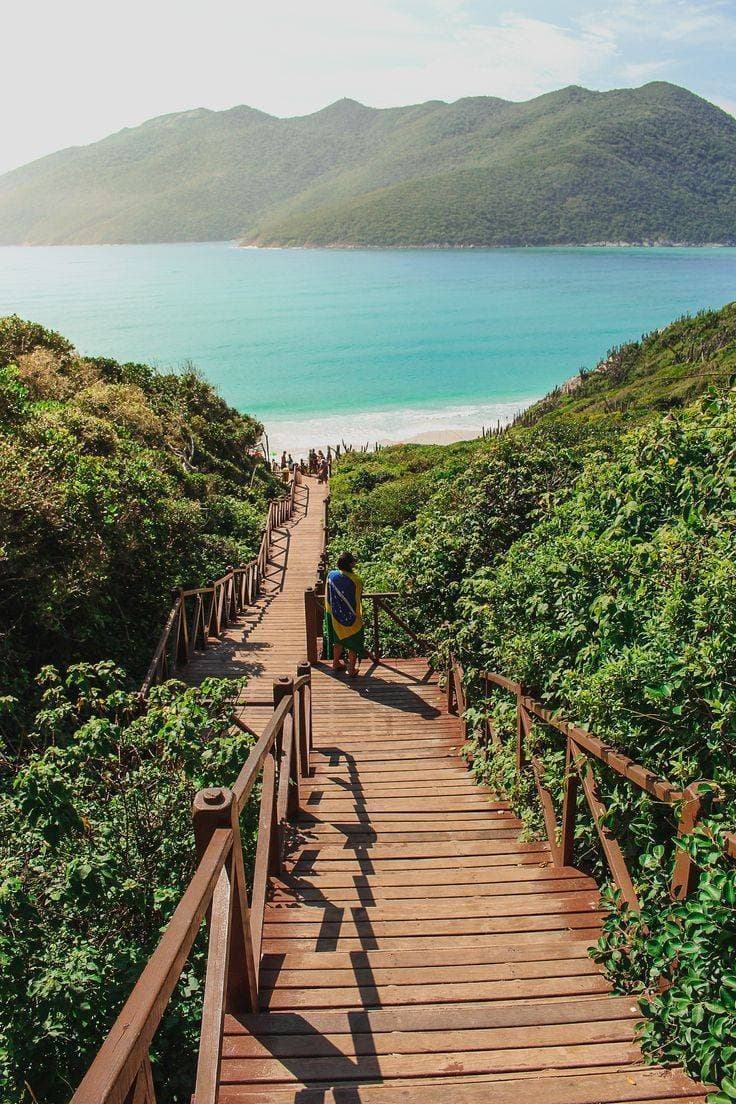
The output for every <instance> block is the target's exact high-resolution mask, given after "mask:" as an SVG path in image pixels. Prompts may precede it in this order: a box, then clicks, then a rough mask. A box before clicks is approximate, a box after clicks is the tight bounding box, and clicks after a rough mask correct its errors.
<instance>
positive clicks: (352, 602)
mask: <svg viewBox="0 0 736 1104" xmlns="http://www.w3.org/2000/svg"><path fill="white" fill-rule="evenodd" d="M354 569H355V557H354V556H353V555H351V553H350V552H343V553H342V555H341V556H340V558H339V559H338V561H337V571H331V572H330V573H329V575H328V576H327V585H326V587H325V622H324V634H323V635H324V654H325V659H331V660H332V669H333V671H344V670H346V669H347V672H348V674H349V675H357V674H358V665H359V663H360V661H361V659H362V658H363V656H364V655H365V640H364V629H363V605H362V602H361V598H362V594H363V581H362V579H361V578H360V576H359V575H356V574H355V570H354ZM345 653H347V663H346V662H345V659H344V658H343V657H344V655H345Z"/></svg>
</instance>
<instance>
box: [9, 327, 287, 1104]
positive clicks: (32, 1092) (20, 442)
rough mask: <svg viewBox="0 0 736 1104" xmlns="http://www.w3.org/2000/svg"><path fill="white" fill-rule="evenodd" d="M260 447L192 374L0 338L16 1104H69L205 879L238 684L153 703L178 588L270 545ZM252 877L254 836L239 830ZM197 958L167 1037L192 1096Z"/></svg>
mask: <svg viewBox="0 0 736 1104" xmlns="http://www.w3.org/2000/svg"><path fill="white" fill-rule="evenodd" d="M260 434H261V426H260V425H259V424H258V422H256V421H255V420H254V419H252V418H249V417H247V416H245V415H241V414H239V413H238V412H237V411H235V410H233V409H232V408H230V407H229V406H227V405H226V404H225V403H224V402H223V400H222V399H221V398H220V397H219V396H218V395H217V394H216V392H215V391H214V390H213V389H212V388H211V387H210V386H209V384H207V383H206V382H205V381H204V380H203V379H202V378H201V377H200V376H198V375H197V374H196V372H194V371H192V370H187V371H184V372H182V373H180V374H174V373H159V372H157V371H155V370H154V369H153V368H150V367H148V366H147V365H145V364H119V363H117V362H116V361H113V360H108V359H105V358H101V357H92V358H90V357H83V356H80V355H79V354H78V353H77V352H76V351H75V349H74V348H73V346H72V345H71V343H70V342H69V341H67V340H66V339H65V338H64V337H62V336H61V335H60V334H58V333H53V332H51V331H48V330H45V329H43V328H42V327H41V326H39V325H36V324H34V323H32V322H25V321H22V320H21V319H19V318H17V317H9V318H3V319H0V841H1V842H0V967H1V968H0V1100H2V1101H21V1100H22V1101H25V1102H27V1104H39V1102H44V1104H63V1102H64V1101H65V1100H68V1099H69V1097H70V1096H71V1093H72V1091H73V1090H74V1088H75V1087H76V1085H77V1084H78V1082H79V1081H80V1079H81V1077H82V1075H83V1073H84V1071H85V1069H86V1067H87V1065H88V1064H89V1061H90V1059H91V1057H92V1055H93V1054H94V1053H95V1051H96V1050H97V1048H98V1047H99V1045H100V1043H101V1041H102V1039H103V1038H104V1036H105V1034H106V1032H107V1031H108V1029H109V1027H110V1024H111V1023H112V1021H113V1020H114V1017H115V1015H116V1014H117V1012H118V1011H119V1009H120V1008H121V1006H122V1003H123V1001H124V1000H125V998H126V997H127V995H128V993H129V992H130V990H131V988H132V986H133V984H134V982H135V980H136V978H137V976H138V974H139V973H140V971H141V969H142V967H143V965H144V964H145V962H146V961H147V959H148V958H149V956H150V954H151V953H152V951H153V949H154V947H155V945H156V943H157V941H158V939H159V936H160V932H161V929H162V927H163V925H164V924H165V923H166V922H167V921H168V919H169V918H170V915H171V912H172V910H173V908H174V906H175V905H176V903H177V901H178V900H179V897H180V896H181V893H182V891H183V889H184V887H185V885H186V883H187V881H188V878H189V876H190V875H191V871H192V863H193V856H194V847H193V839H192V829H191V815H190V807H191V801H192V797H193V795H194V793H195V792H196V791H197V790H198V789H200V788H201V787H203V786H207V785H221V784H223V783H225V782H229V781H230V780H232V779H233V778H234V777H235V776H236V775H237V773H238V771H239V769H240V767H241V766H242V763H243V761H244V759H245V758H246V757H247V751H248V748H249V746H250V744H251V742H252V741H251V738H250V736H248V735H245V734H243V733H242V732H239V731H238V730H236V729H234V728H233V724H232V722H233V716H234V712H235V704H236V701H237V695H238V692H239V690H240V684H239V683H236V682H230V681H226V680H214V679H209V680H206V681H205V682H204V683H203V684H202V685H201V686H200V687H197V688H192V687H186V686H184V685H182V684H181V683H178V682H169V683H167V684H166V685H165V686H163V687H154V688H153V690H152V691H151V694H150V697H149V699H148V701H147V703H146V708H145V709H143V708H142V703H141V700H140V698H139V696H138V693H137V686H138V685H139V684H140V676H141V674H142V672H143V671H144V670H145V667H146V666H147V664H148V661H149V659H150V656H151V652H152V651H153V648H154V646H155V643H156V640H157V638H158V635H159V633H160V631H161V627H162V624H163V620H164V618H165V615H166V612H167V610H168V609H169V606H170V601H171V590H172V588H173V587H175V586H176V585H180V584H185V585H194V586H196V585H199V584H206V583H208V582H209V581H211V580H212V578H213V577H217V576H219V575H221V574H222V572H223V570H224V568H225V567H226V566H227V565H228V564H230V563H233V564H234V563H241V562H243V561H245V560H247V559H249V558H250V557H251V556H252V554H253V552H254V551H255V550H256V548H257V546H258V544H259V542H260V529H261V526H262V524H263V521H264V518H265V513H266V500H267V499H268V498H270V497H272V496H273V494H274V491H275V489H276V487H275V485H274V483H273V480H272V477H271V476H270V474H269V472H268V469H267V468H266V466H265V465H263V464H260V463H257V462H256V457H255V455H254V452H255V446H256V444H257V442H258V440H259V437H260ZM242 827H243V832H244V846H245V853H246V857H248V856H249V855H250V854H251V853H252V837H253V834H254V831H255V825H254V824H253V823H251V811H250V808H248V809H246V812H245V816H244V819H243V825H242ZM203 976H204V955H203V952H202V949H201V947H200V946H199V945H197V947H196V948H195V952H194V954H193V956H192V958H191V960H190V962H189V964H188V966H187V971H186V976H185V979H184V982H183V984H182V985H181V986H180V987H179V988H178V990H177V994H176V997H175V999H174V1002H173V1005H172V1008H171V1009H170V1011H169V1013H168V1014H167V1018H166V1020H165V1022H164V1024H163V1026H162V1030H161V1032H160V1033H159V1035H158V1036H157V1040H156V1044H155V1048H154V1053H153V1059H154V1069H155V1076H156V1079H157V1081H160V1082H161V1084H162V1087H163V1085H165V1086H166V1088H165V1092H164V1094H163V1095H161V1096H160V1097H159V1099H162V1100H163V1099H184V1097H185V1096H187V1094H188V1093H190V1092H191V1073H192V1071H191V1068H190V1065H191V1060H193V1056H194V1055H195V1054H196V1038H197V1031H198V1025H199V1018H200V1015H201V989H202V979H203Z"/></svg>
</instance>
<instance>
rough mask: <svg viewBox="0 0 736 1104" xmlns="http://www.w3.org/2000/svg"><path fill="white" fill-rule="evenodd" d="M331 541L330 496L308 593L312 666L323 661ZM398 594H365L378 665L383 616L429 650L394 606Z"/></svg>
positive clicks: (307, 624) (306, 606)
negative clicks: (315, 566) (318, 553)
mask: <svg viewBox="0 0 736 1104" xmlns="http://www.w3.org/2000/svg"><path fill="white" fill-rule="evenodd" d="M329 542H330V496H329V495H327V496H326V497H325V500H324V513H323V516H322V548H321V551H320V555H319V561H318V565H317V575H316V578H315V582H314V586H311V587H307V589H306V590H305V591H304V624H305V628H306V645H307V659H308V660H309V662H310V663H317V661H318V659H319V658H320V650H321V649H320V638H321V637H322V623H323V619H324V614H325V587H326V585H327V574H328V546H329ZM400 598H401V595H400V594H399V593H398V591H367V592H365V593H364V594H363V605H364V607H365V606H366V605H369V604H370V613H369V615H368V616H367V617H366V615H365V609H364V610H363V621H364V623H365V624H366V625H367V626H369V627H370V630H371V635H372V639H373V650H372V652H370V653H369V654H370V656H371V659H372V660H373V661H374V663H380V661H381V658H382V656H383V647H382V642H381V617H380V615H381V613H384V614H385V615H386V616H387V617H389V618H390V619H391V620H392V621H393V622H394V623H395V624H396V625H398V626H399V628H400V629H402V630H403V631H404V632H405V633H406V635H407V636H408V637H409V639H410V640H411V641H412V642H413V643H414V644H416V646H417V647H418V648H420V649H424V650H425V651H427V650H428V647H429V646H428V645H427V643H426V641H424V640H422V639H421V638H420V637H419V635H418V634H417V633H415V632H414V630H413V629H412V628H411V627H410V626H409V625H408V624H407V623H406V621H405V620H404V618H403V617H401V615H400V614H398V613H397V612H396V610H395V608H394V605H393V603H394V602H395V601H396V600H397V599H400Z"/></svg>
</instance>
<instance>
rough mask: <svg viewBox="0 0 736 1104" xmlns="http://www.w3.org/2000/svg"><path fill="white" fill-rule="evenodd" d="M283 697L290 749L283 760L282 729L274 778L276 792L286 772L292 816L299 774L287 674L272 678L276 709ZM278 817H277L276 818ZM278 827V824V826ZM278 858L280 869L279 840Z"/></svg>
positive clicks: (291, 689) (291, 687) (296, 807)
mask: <svg viewBox="0 0 736 1104" xmlns="http://www.w3.org/2000/svg"><path fill="white" fill-rule="evenodd" d="M284 698H291V719H292V739H291V749H290V753H289V759H288V762H287V761H285V752H286V750H287V749H286V748H285V746H284V733H283V729H282V730H281V732H280V733H279V734H278V735H277V737H276V764H277V767H278V777H277V780H276V792H277V793H278V791H279V788H280V786H281V777H282V774H283V772H284V771H286V772H287V773H288V776H289V781H288V786H289V790H288V800H287V805H286V811H287V815H288V816H294V815H295V814H296V813H297V812H298V811H299V774H298V772H297V767H296V760H297V753H296V747H295V742H294V730H293V722H294V680H293V678H290V677H289V675H281V676H280V677H279V678H277V679H274V680H273V707H274V709H277V708H278V706H279V705H280V704H281V702H282V701H283V700H284ZM277 819H278V818H277ZM279 827H280V826H279ZM277 849H278V860H277V868H278V869H279V870H280V869H281V865H282V860H281V856H282V854H283V847H282V846H281V843H280V842H277Z"/></svg>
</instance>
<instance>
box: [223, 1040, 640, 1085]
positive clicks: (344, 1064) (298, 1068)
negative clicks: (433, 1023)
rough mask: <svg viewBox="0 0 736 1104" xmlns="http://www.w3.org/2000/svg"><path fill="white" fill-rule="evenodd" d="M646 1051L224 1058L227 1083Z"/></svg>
mask: <svg viewBox="0 0 736 1104" xmlns="http://www.w3.org/2000/svg"><path fill="white" fill-rule="evenodd" d="M639 1056H640V1052H639V1050H638V1048H637V1047H636V1045H635V1044H634V1043H632V1042H625V1043H594V1044H580V1045H574V1044H573V1045H570V1046H554V1047H533V1048H531V1049H523V1050H519V1049H513V1050H492V1051H465V1052H462V1051H459V1052H457V1051H446V1050H442V1051H440V1052H437V1053H434V1054H382V1055H369V1056H366V1057H365V1058H364V1057H363V1056H360V1057H359V1058H358V1059H357V1060H356V1061H351V1060H350V1059H349V1058H345V1057H344V1056H343V1055H341V1054H338V1055H334V1056H332V1057H329V1058H308V1057H307V1058H295V1059H292V1060H290V1061H289V1062H288V1064H286V1063H283V1062H279V1061H278V1060H277V1059H273V1058H223V1060H222V1065H221V1071H220V1078H221V1083H222V1084H225V1085H227V1084H232V1083H233V1082H235V1083H237V1082H249V1081H250V1082H253V1081H261V1082H269V1083H283V1082H288V1081H303V1082H309V1081H331V1082H333V1083H334V1082H335V1081H341V1082H346V1083H347V1082H353V1081H365V1080H372V1081H378V1080H381V1079H382V1078H384V1077H419V1076H429V1075H434V1076H440V1075H445V1076H448V1077H451V1076H455V1075H458V1074H462V1073H511V1072H516V1071H517V1070H540V1071H541V1070H549V1069H569V1068H571V1067H572V1068H580V1067H581V1066H597V1065H603V1064H604V1063H611V1062H633V1061H636V1059H637V1058H639Z"/></svg>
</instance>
